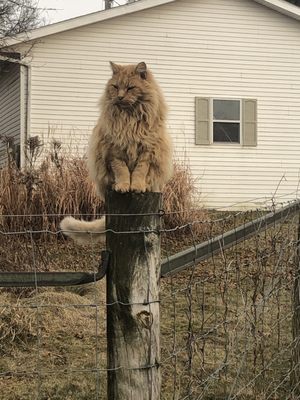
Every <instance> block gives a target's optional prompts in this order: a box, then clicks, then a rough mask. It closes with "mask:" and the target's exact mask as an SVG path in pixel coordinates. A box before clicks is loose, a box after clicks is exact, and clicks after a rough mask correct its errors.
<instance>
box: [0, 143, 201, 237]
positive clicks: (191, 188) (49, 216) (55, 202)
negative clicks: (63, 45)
mask: <svg viewBox="0 0 300 400" xmlns="http://www.w3.org/2000/svg"><path fill="white" fill-rule="evenodd" d="M27 158H28V159H27V163H26V165H27V167H26V168H24V169H22V170H20V169H18V168H17V167H16V165H15V163H13V162H12V161H10V162H9V163H8V166H7V167H5V168H3V169H1V170H0V227H1V229H2V230H5V231H19V230H21V229H34V230H45V229H50V230H57V228H58V224H59V221H60V220H61V219H62V218H63V216H64V215H68V214H69V215H76V216H78V217H82V218H85V219H93V218H95V217H97V215H98V214H101V213H103V212H104V206H103V203H102V202H101V201H100V200H99V198H98V197H97V195H96V192H95V188H94V185H93V183H92V182H91V181H90V179H89V178H88V172H87V168H86V162H85V160H84V159H83V158H80V157H70V156H67V155H66V154H65V153H64V152H63V150H62V147H61V144H60V143H59V142H58V141H54V142H53V143H52V146H51V148H50V150H49V151H48V152H47V153H46V154H44V155H43V146H42V144H41V142H40V141H39V140H38V139H37V138H32V139H30V140H29V142H28V143H27ZM41 159H42V160H43V161H42V162H41V161H40V160H41ZM196 195H197V191H196V186H195V181H194V179H193V178H192V175H191V172H190V170H189V168H188V167H187V166H186V165H184V164H180V163H175V165H174V176H173V178H172V179H171V181H170V182H169V183H168V184H167V186H166V189H165V191H164V194H163V203H164V204H163V207H164V210H165V212H166V215H165V217H164V226H165V228H167V229H171V228H173V227H176V226H181V225H184V224H187V223H189V222H191V221H193V220H194V219H199V218H206V217H205V215H206V214H205V212H204V211H202V210H201V209H200V210H199V209H198V210H197V212H195V211H192V209H193V207H194V206H195V198H197V196H196ZM198 208H199V207H198ZM198 228H199V227H198ZM200 229H201V227H200Z"/></svg>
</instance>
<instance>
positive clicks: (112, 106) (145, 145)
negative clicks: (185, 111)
mask: <svg viewBox="0 0 300 400" xmlns="http://www.w3.org/2000/svg"><path fill="white" fill-rule="evenodd" d="M110 64H111V68H112V72H113V74H112V77H111V79H109V81H108V83H107V85H106V89H105V92H104V95H103V97H102V99H101V103H100V104H101V109H102V112H101V115H100V117H99V120H98V123H97V125H96V126H95V128H94V130H93V133H92V135H91V138H90V142H89V150H88V161H87V164H88V170H89V174H90V177H91V178H92V179H93V181H94V182H95V184H96V187H97V192H98V194H99V196H100V198H101V199H102V200H104V197H105V191H106V189H107V188H112V189H114V190H116V191H118V192H128V191H134V192H145V191H152V192H157V191H161V190H162V189H163V187H164V185H165V184H166V182H167V181H168V180H169V179H170V178H171V176H172V145H171V140H170V136H169V134H168V132H167V129H166V112H167V107H166V103H165V100H164V97H163V94H162V92H161V90H160V88H159V86H158V84H157V83H156V81H155V79H154V77H153V74H152V73H151V71H149V69H147V66H146V64H145V63H144V62H141V63H139V64H137V65H117V64H115V63H112V62H111V63H110ZM60 227H61V229H62V231H63V232H64V233H65V234H66V235H68V236H70V237H71V238H72V239H74V240H75V241H76V242H78V243H83V244H84V243H89V242H90V241H91V240H92V241H102V240H104V239H105V235H104V234H101V233H100V232H101V231H103V230H104V229H105V218H101V219H98V220H95V221H89V222H88V221H80V220H76V219H74V218H73V217H66V218H64V219H63V220H62V222H61V224H60ZM89 232H90V233H92V236H91V235H89Z"/></svg>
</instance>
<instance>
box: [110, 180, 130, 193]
mask: <svg viewBox="0 0 300 400" xmlns="http://www.w3.org/2000/svg"><path fill="white" fill-rule="evenodd" d="M113 189H114V190H115V191H116V192H121V193H125V192H129V190H130V183H129V182H118V183H115V184H114V186H113Z"/></svg>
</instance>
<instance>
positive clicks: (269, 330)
mask: <svg viewBox="0 0 300 400" xmlns="http://www.w3.org/2000/svg"><path fill="white" fill-rule="evenodd" d="M291 204H292V203H291ZM284 205H286V203H285V204H284ZM274 210H277V207H275V206H274V204H273V205H272V207H271V208H270V207H267V206H266V207H264V208H263V209H261V210H256V211H252V212H249V211H248V212H241V211H232V212H227V213H223V214H222V213H221V212H220V211H217V212H215V213H214V214H211V215H208V216H206V218H202V219H198V218H194V219H193V220H191V221H189V222H185V223H182V224H175V225H174V226H169V227H168V228H165V227H164V228H162V229H161V230H160V231H159V233H160V235H161V237H162V244H163V257H164V258H165V259H166V260H168V259H170V256H171V255H173V254H174V253H177V252H179V251H181V250H183V249H185V248H188V247H189V248H190V247H194V262H193V265H191V266H190V267H189V268H188V269H187V270H185V271H182V272H180V273H177V274H175V275H172V276H169V277H168V276H167V277H166V278H164V279H163V280H162V281H161V298H160V299H151V298H150V295H149V293H148V295H147V298H146V299H145V302H144V303H137V302H133V303H128V302H124V301H122V299H120V300H118V301H117V302H113V303H109V304H107V302H106V300H105V282H104V281H100V282H97V280H96V276H97V272H98V258H99V248H98V247H97V246H95V244H94V243H93V240H92V235H91V242H90V245H89V246H87V247H86V248H79V247H77V246H76V245H74V244H73V243H72V242H70V241H67V240H65V239H63V237H62V235H61V231H60V230H59V229H53V226H52V227H51V229H44V227H43V228H42V229H38V228H37V226H35V227H34V229H28V226H26V227H25V228H24V229H23V227H22V225H21V224H20V228H19V230H16V229H12V230H9V229H8V228H7V227H2V226H1V221H0V240H1V242H0V243H1V245H0V260H1V265H0V267H1V271H2V272H4V271H6V270H8V271H18V270H19V271H33V272H34V274H35V277H36V278H35V287H34V288H33V289H0V351H1V361H0V389H1V390H0V399H2V398H3V399H5V400H14V399H26V398H30V393H35V395H34V398H36V399H43V398H54V393H55V395H58V396H60V397H61V398H66V399H68V398H70V399H79V400H83V399H84V398H89V399H97V400H99V399H103V400H104V399H106V373H107V371H108V369H107V367H106V337H105V324H106V322H105V318H106V317H105V313H106V307H109V306H114V305H116V304H118V305H119V306H120V307H122V306H124V307H127V306H131V305H138V304H143V305H145V304H146V305H148V307H149V312H151V305H152V304H154V303H159V304H160V309H161V348H162V357H161V363H160V366H161V370H162V399H163V400H183V399H187V400H194V399H199V400H210V399H212V398H215V399H217V398H218V399H225V398H226V399H228V400H250V399H253V400H254V399H259V400H275V399H276V400H286V399H290V400H296V399H297V398H299V396H300V384H299V379H298V381H297V380H295V376H298V378H299V376H300V374H299V369H300V366H299V361H300V359H295V357H294V356H295V354H297V352H299V341H300V337H299V336H295V322H297V321H296V319H295V315H296V314H297V312H299V311H300V310H299V307H300V306H299V305H297V304H295V303H294V297H293V295H292V294H293V290H294V289H295V283H296V282H297V281H298V280H300V276H299V273H300V272H299V266H298V265H297V262H298V261H297V260H298V258H297V246H298V245H299V243H298V240H299V239H298V236H297V231H298V215H297V214H295V213H294V214H291V215H287V216H286V217H285V218H283V219H282V221H280V222H278V223H275V222H274V224H273V225H271V226H269V227H268V228H267V229H264V230H261V229H260V228H262V227H263V223H262V224H261V226H260V227H258V228H257V229H256V232H255V235H254V236H253V237H252V238H250V239H248V240H246V241H243V242H241V243H237V244H236V245H235V246H233V247H231V248H228V249H226V250H222V251H221V252H219V253H218V254H214V253H213V252H212V256H211V257H210V258H209V259H207V260H204V261H202V262H200V263H198V262H196V260H197V257H198V254H197V251H198V250H197V245H198V244H199V243H200V242H204V241H206V240H210V239H212V238H214V237H215V236H216V235H220V239H219V240H220V244H221V243H222V238H223V237H224V234H225V233H226V232H227V231H229V230H237V228H238V227H240V226H241V225H243V224H244V225H246V224H247V223H248V222H249V221H250V220H251V219H255V218H257V217H260V216H262V215H265V213H267V212H270V211H274ZM172 213H173V212H169V213H168V214H169V215H171V214H172ZM175 213H176V211H174V214H175ZM143 215H144V214H143ZM147 215H148V214H147ZM160 216H161V218H162V219H164V218H165V216H164V215H162V213H161V215H160ZM9 217H11V218H12V219H16V218H18V217H20V218H21V219H22V218H24V216H16V215H14V216H5V218H6V219H7V218H9ZM28 217H29V218H30V217H34V218H41V219H42V218H43V216H41V215H35V216H28ZM52 217H53V218H56V220H57V225H56V226H58V222H59V220H60V219H61V215H52ZM22 221H23V219H22ZM13 226H14V227H15V226H16V224H15V222H14V224H13ZM105 232H107V230H106V231H105ZM110 232H112V233H113V234H115V236H116V240H118V238H119V237H120V234H126V235H130V234H136V233H140V234H142V235H143V236H144V247H145V253H146V255H147V246H146V235H147V234H149V233H150V232H151V230H148V229H146V228H145V229H143V230H140V231H138V232H137V231H126V232H113V231H110ZM236 242H238V240H236ZM220 247H222V246H220ZM62 265H63V269H64V270H67V271H70V270H76V271H78V270H86V271H90V270H92V273H93V274H94V281H93V282H92V283H91V284H89V285H86V286H80V287H71V288H67V289H60V288H56V289H50V288H47V289H45V288H42V287H39V285H38V279H37V273H38V272H41V271H53V270H54V271H58V270H62ZM148 276H149V280H150V271H148ZM298 322H299V321H298ZM293 329H294V330H293ZM293 331H294V334H293ZM298 332H300V327H299V330H298ZM122 368H124V369H126V366H125V365H120V366H117V367H116V368H114V369H113V370H118V369H122ZM137 368H138V369H141V370H148V371H149V372H148V373H149V376H152V370H153V369H154V368H157V364H156V363H155V364H154V363H153V362H152V361H151V359H150V358H149V360H148V363H147V365H141V366H138V367H137ZM110 370H112V369H110ZM145 389H146V388H145ZM148 390H149V392H151V388H150V387H149V389H148ZM1 396H2V397H1ZM3 396H4V397H3ZM68 396H69V397H68ZM31 398H32V397H31ZM149 399H151V395H150V397H149Z"/></svg>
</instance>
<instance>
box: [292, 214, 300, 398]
mask: <svg viewBox="0 0 300 400" xmlns="http://www.w3.org/2000/svg"><path fill="white" fill-rule="evenodd" d="M298 218H299V220H298V235H297V247H296V249H295V252H296V254H295V280H294V290H293V321H292V329H293V346H292V373H291V386H292V390H293V391H294V392H293V393H294V395H295V396H296V395H299V394H300V214H299V216H298Z"/></svg>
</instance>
